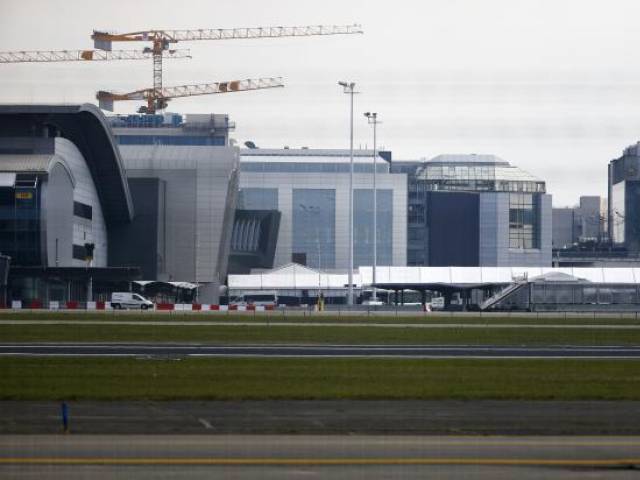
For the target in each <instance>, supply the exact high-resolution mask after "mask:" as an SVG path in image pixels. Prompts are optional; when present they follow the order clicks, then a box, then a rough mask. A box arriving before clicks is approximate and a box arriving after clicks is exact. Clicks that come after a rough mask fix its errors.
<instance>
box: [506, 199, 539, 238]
mask: <svg viewBox="0 0 640 480" xmlns="http://www.w3.org/2000/svg"><path fill="white" fill-rule="evenodd" d="M539 211H540V209H539V207H538V202H537V199H535V198H534V196H533V195H531V194H527V193H512V194H510V195H509V248H518V249H532V248H540V242H539V237H540V232H539V230H540V229H539V227H538V225H539V224H540V220H539V218H538V217H539Z"/></svg>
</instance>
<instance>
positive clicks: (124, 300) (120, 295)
mask: <svg viewBox="0 0 640 480" xmlns="http://www.w3.org/2000/svg"><path fill="white" fill-rule="evenodd" d="M111 308H113V309H114V310H123V309H126V308H135V309H136V310H137V309H140V310H147V309H149V308H151V309H153V302H152V301H150V300H147V299H146V298H144V297H143V296H142V295H138V294H137V293H131V292H113V293H112V294H111Z"/></svg>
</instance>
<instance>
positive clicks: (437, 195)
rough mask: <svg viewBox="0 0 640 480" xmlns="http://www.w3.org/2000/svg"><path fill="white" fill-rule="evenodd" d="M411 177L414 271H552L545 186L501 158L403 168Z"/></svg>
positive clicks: (443, 158)
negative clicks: (497, 268)
mask: <svg viewBox="0 0 640 480" xmlns="http://www.w3.org/2000/svg"><path fill="white" fill-rule="evenodd" d="M393 171H399V172H400V171H401V172H405V173H406V174H407V175H408V190H409V191H408V214H407V217H408V243H407V260H408V261H407V264H408V265H409V266H460V267H465V266H468V267H472V266H521V267H527V266H530V267H549V266H551V235H552V227H551V219H552V213H551V195H549V194H547V193H546V186H545V182H544V181H543V180H541V179H539V178H537V177H535V176H533V175H531V174H530V173H528V172H526V171H524V170H522V169H521V168H519V167H517V166H514V165H511V164H510V163H509V162H507V161H505V160H503V159H501V158H499V157H496V156H494V155H475V154H472V155H439V156H437V157H434V158H433V159H431V160H429V161H425V162H398V163H397V165H394V166H393Z"/></svg>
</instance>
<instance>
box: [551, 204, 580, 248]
mask: <svg viewBox="0 0 640 480" xmlns="http://www.w3.org/2000/svg"><path fill="white" fill-rule="evenodd" d="M576 210H577V208H575V207H563V208H554V209H553V233H552V245H553V248H554V249H558V248H570V247H571V246H573V244H574V243H577V242H578V237H579V230H578V226H579V225H578V219H577V217H578V212H577V211H576Z"/></svg>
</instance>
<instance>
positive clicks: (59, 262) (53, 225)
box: [41, 162, 74, 267]
mask: <svg viewBox="0 0 640 480" xmlns="http://www.w3.org/2000/svg"><path fill="white" fill-rule="evenodd" d="M73 220H74V219H73V180H72V177H71V173H70V172H69V171H68V170H67V167H66V166H65V165H64V164H63V163H62V162H55V163H54V165H53V167H52V168H51V171H50V172H49V178H48V179H47V182H46V183H45V184H44V185H43V188H42V210H41V221H42V223H41V229H42V233H43V237H44V239H43V240H44V241H43V242H42V245H46V250H45V253H46V255H43V263H45V264H46V265H47V266H49V267H70V266H71V265H72V264H73V257H72V253H73V233H74V232H73V223H74V222H73Z"/></svg>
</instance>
